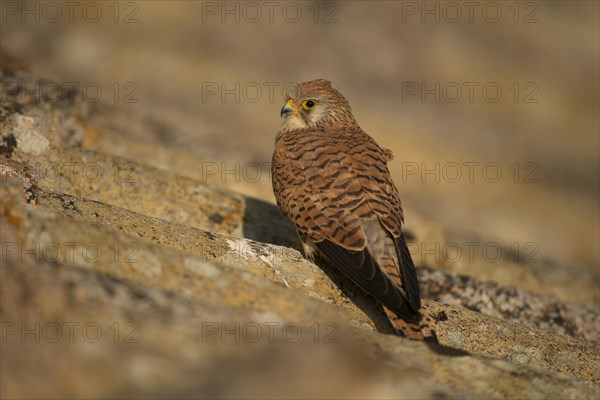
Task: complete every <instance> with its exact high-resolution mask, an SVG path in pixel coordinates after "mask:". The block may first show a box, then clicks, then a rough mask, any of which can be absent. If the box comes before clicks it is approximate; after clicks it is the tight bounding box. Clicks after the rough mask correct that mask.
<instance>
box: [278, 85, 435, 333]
mask: <svg viewBox="0 0 600 400" xmlns="http://www.w3.org/2000/svg"><path fill="white" fill-rule="evenodd" d="M281 116H282V117H283V118H284V120H283V125H282V126H281V128H280V129H279V131H278V132H277V136H276V138H275V150H274V152H273V163H272V179H273V192H274V193H275V198H276V199H277V204H278V205H279V208H281V211H282V212H283V214H284V215H285V216H286V217H287V218H289V219H290V220H291V221H292V222H293V223H294V224H295V225H296V229H297V231H298V234H299V236H300V239H301V241H302V243H303V247H304V254H305V256H306V257H307V258H309V259H313V258H314V256H315V255H316V254H321V255H322V256H325V258H327V259H329V260H330V261H331V262H332V263H333V264H334V265H335V266H336V267H337V268H338V269H339V270H340V271H341V272H342V273H343V274H344V275H346V276H347V277H348V278H349V279H350V280H352V281H353V282H354V283H355V284H356V285H358V287H360V288H361V289H362V290H364V291H365V292H367V293H369V294H370V295H371V296H373V297H374V298H375V299H377V300H379V301H380V302H381V303H382V305H383V308H384V310H385V312H386V314H387V316H388V318H389V320H390V323H391V324H392V326H393V327H394V329H395V330H396V332H397V333H398V334H401V335H403V336H406V337H408V338H410V339H416V340H425V341H431V342H437V338H436V335H435V332H434V331H433V329H432V327H431V325H430V324H431V318H430V317H429V316H428V315H427V313H426V311H425V310H424V308H422V307H421V295H420V290H419V282H418V279H417V273H416V270H415V266H414V264H413V261H412V258H411V255H410V252H409V250H408V247H407V245H406V241H405V240H404V236H403V235H402V224H403V223H404V215H403V211H402V206H401V203H400V197H399V196H398V190H397V189H396V186H395V185H394V182H393V181H392V178H391V176H390V172H389V170H388V168H387V162H388V161H389V160H391V159H392V152H391V151H389V150H386V149H383V148H381V147H380V146H379V145H378V144H377V143H376V142H375V140H373V138H371V137H370V136H369V135H368V134H367V133H365V132H364V131H363V130H362V129H361V128H360V126H359V125H358V123H357V122H356V120H355V119H354V116H353V115H352V111H351V109H350V104H349V103H348V101H347V100H346V99H345V98H344V96H342V94H341V93H340V92H338V91H337V90H336V89H334V88H333V87H332V85H331V82H329V81H327V80H324V79H318V80H314V81H310V82H304V83H301V84H299V85H297V86H295V87H294V88H292V90H290V92H289V95H288V98H287V102H286V104H285V105H284V106H283V108H282V109H281Z"/></svg>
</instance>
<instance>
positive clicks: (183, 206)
mask: <svg viewBox="0 0 600 400" xmlns="http://www.w3.org/2000/svg"><path fill="white" fill-rule="evenodd" d="M1 74H2V75H1V78H2V82H3V84H2V90H3V92H2V93H1V104H0V128H1V134H0V174H1V177H2V179H1V183H0V184H1V187H2V190H1V193H0V195H1V208H0V228H1V230H2V248H1V250H2V260H1V261H2V266H1V285H2V288H1V289H2V290H1V303H0V319H1V329H2V332H1V333H2V335H1V336H2V343H1V346H2V357H1V381H2V385H1V389H0V392H1V393H0V394H1V395H2V397H3V398H32V397H45V398H48V397H66V396H69V397H78V398H79V397H95V398H97V397H129V396H137V397H149V396H152V397H177V398H180V397H210V398H214V397H218V398H231V397H260V398H263V397H272V398H281V397H284V396H285V397H290V396H291V395H292V396H293V397H319V398H322V397H337V398H340V397H352V398H431V397H436V398H437V397H460V398H481V397H494V398H597V397H600V346H599V344H598V341H599V339H600V331H599V327H600V313H599V311H598V308H597V302H598V290H597V287H598V286H597V285H598V283H597V282H595V281H594V279H593V277H592V278H591V279H589V277H588V276H587V275H586V274H589V272H587V271H589V269H586V268H584V267H582V266H574V267H573V266H569V267H567V266H565V265H560V264H559V263H556V262H552V260H544V261H543V262H541V263H538V264H535V265H531V264H528V263H526V262H523V260H522V259H519V258H514V257H505V258H503V259H502V260H499V261H498V262H496V263H495V264H494V265H493V266H490V265H489V263H487V264H486V260H482V259H480V258H477V257H475V258H473V259H470V260H466V261H465V260H462V261H460V262H451V261H452V260H449V259H448V257H446V258H443V257H442V258H441V259H437V258H434V259H433V260H425V261H424V262H420V260H419V259H418V258H417V264H418V265H417V268H418V270H419V276H420V279H421V284H422V290H423V293H424V297H425V304H426V306H427V308H428V309H429V310H430V312H431V313H432V315H433V316H434V317H435V328H436V330H437V332H438V336H439V339H440V345H431V344H429V345H428V344H425V343H416V342H409V341H406V340H403V339H402V338H399V337H396V336H394V335H393V334H391V332H390V329H389V327H388V326H387V324H386V319H385V316H384V315H383V314H382V312H381V310H380V307H379V306H378V305H377V304H376V303H375V302H374V301H373V299H371V298H369V297H368V296H365V295H363V294H362V293H361V292H360V291H359V290H357V289H356V288H355V287H354V286H353V285H352V284H351V283H350V282H348V281H347V280H346V279H345V278H344V277H342V276H340V275H339V274H338V273H336V271H335V270H334V269H333V268H331V266H329V265H327V263H326V262H320V263H319V265H316V264H313V263H311V262H309V261H306V260H305V259H304V258H302V256H301V254H300V253H299V252H298V250H297V249H298V243H297V239H296V236H295V234H294V230H293V229H292V227H291V226H290V224H289V223H288V222H287V221H285V220H284V218H283V216H282V215H281V214H280V213H279V211H278V210H277V208H276V206H274V205H273V204H270V203H267V202H264V201H260V200H257V199H255V198H253V197H250V196H247V194H248V192H249V190H247V188H244V187H243V185H240V186H239V187H236V186H235V185H228V186H225V185H222V184H219V183H218V182H206V180H205V179H202V178H200V177H198V176H196V175H195V173H194V171H197V170H198V168H201V167H202V166H201V163H202V162H201V161H199V160H195V159H193V158H191V157H189V156H187V157H186V156H181V154H179V153H178V152H177V151H176V150H173V149H169V148H168V146H165V145H164V143H154V142H152V141H144V142H141V141H140V139H139V135H140V134H139V130H140V125H143V124H145V123H146V122H144V121H145V120H144V118H145V117H144V115H135V116H128V115H125V114H124V113H123V112H122V111H119V110H113V109H110V108H109V107H107V106H104V105H96V106H94V107H91V106H90V105H89V104H86V103H84V102H80V101H78V100H77V98H72V97H71V96H69V98H64V99H62V98H59V99H56V98H54V99H44V98H35V97H34V96H30V95H28V93H27V92H26V91H23V90H20V89H19V87H18V86H15V85H13V84H12V83H14V82H15V80H18V81H19V82H26V83H29V84H35V82H36V78H35V77H32V76H30V75H28V74H26V73H24V72H19V71H8V70H3V71H1ZM7 80H10V82H11V84H10V85H9V84H5V83H6V81H7ZM65 93H67V92H66V91H65ZM109 119H110V120H111V123H107V120H109ZM131 121H137V125H136V123H133V124H130V123H131ZM140 121H142V122H140ZM163 129H164V127H163ZM136 130H137V133H135V134H131V135H128V132H130V131H132V132H133V131H136ZM136 138H137V139H136ZM236 189H239V190H236ZM236 191H237V192H238V193H236ZM412 220H413V223H412V225H411V226H409V228H410V229H409V231H408V234H409V236H410V238H411V241H414V242H418V243H429V244H432V246H433V245H434V244H435V243H446V242H450V241H452V243H469V241H471V240H472V239H473V238H472V237H470V236H469V235H468V234H467V233H464V232H459V231H455V230H448V229H445V227H441V226H439V225H437V224H436V223H435V222H434V221H429V220H427V219H426V218H424V217H420V216H414V217H413V219H412ZM481 239H482V238H479V240H481ZM492 239H493V238H490V240H492ZM574 271H575V272H577V273H574ZM307 382H312V383H311V384H310V385H309V384H307Z"/></svg>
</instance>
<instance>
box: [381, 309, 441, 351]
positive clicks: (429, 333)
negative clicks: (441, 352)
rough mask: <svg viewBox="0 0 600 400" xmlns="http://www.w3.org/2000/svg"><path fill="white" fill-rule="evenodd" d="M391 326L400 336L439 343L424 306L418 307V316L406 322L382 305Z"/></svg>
mask: <svg viewBox="0 0 600 400" xmlns="http://www.w3.org/2000/svg"><path fill="white" fill-rule="evenodd" d="M383 309H384V310H385V313H386V314H387V317H388V319H389V320H390V323H391V324H392V327H393V328H394V330H395V331H396V333H398V334H399V335H400V336H404V337H406V338H408V339H412V340H421V341H425V342H431V343H439V342H438V339H437V336H436V334H435V331H434V330H433V320H432V319H431V317H430V316H429V314H428V313H427V310H425V307H421V308H420V309H419V313H418V314H419V316H418V318H415V320H414V321H413V322H407V321H405V320H404V319H402V318H400V317H399V316H398V315H396V314H395V313H394V312H393V311H392V310H390V309H389V308H387V307H386V306H383Z"/></svg>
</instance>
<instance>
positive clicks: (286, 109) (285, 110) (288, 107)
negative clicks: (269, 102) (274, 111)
mask: <svg viewBox="0 0 600 400" xmlns="http://www.w3.org/2000/svg"><path fill="white" fill-rule="evenodd" d="M290 113H292V114H294V115H296V114H298V108H297V107H296V104H294V100H292V99H289V100H288V101H287V103H285V105H284V106H283V107H281V112H280V113H279V115H281V116H282V117H283V116H287V115H288V114H290Z"/></svg>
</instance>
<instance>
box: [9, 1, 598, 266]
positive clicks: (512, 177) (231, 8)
mask: <svg viewBox="0 0 600 400" xmlns="http://www.w3.org/2000/svg"><path fill="white" fill-rule="evenodd" d="M1 4H2V27H1V46H0V51H1V61H2V64H3V65H5V66H10V67H16V68H23V69H27V70H29V71H31V72H32V73H34V74H35V75H38V76H41V77H44V78H47V79H49V80H53V81H56V82H60V83H72V84H79V86H78V88H82V89H83V88H86V90H87V91H88V93H84V96H87V99H88V101H89V102H90V104H93V105H94V106H95V105H97V104H102V105H103V106H104V107H109V108H115V109H119V110H126V112H127V113H129V112H130V113H131V115H144V116H145V118H146V121H150V123H149V124H148V129H147V130H143V129H142V130H135V131H132V132H129V131H125V130H121V131H120V132H119V135H121V136H120V137H119V136H115V140H119V138H122V139H127V140H139V141H140V145H142V144H143V142H144V141H158V142H160V143H162V144H164V146H165V147H166V148H167V147H168V148H170V149H173V150H174V151H177V152H179V153H180V154H182V155H183V156H185V157H190V158H193V159H197V160H200V161H203V162H214V163H215V164H213V165H217V166H218V170H217V172H216V173H215V171H214V169H211V170H210V176H207V175H208V174H207V170H204V171H203V170H189V171H186V173H187V174H188V175H190V176H193V177H196V178H198V179H210V180H212V181H215V180H216V181H220V182H222V183H224V184H226V185H227V187H228V188H230V189H232V190H235V191H238V192H241V193H244V194H248V195H252V196H254V197H257V198H260V199H264V200H267V201H270V202H274V199H273V195H272V193H271V185H270V181H269V163H270V159H271V154H272V148H273V140H274V136H275V133H276V131H277V129H278V127H279V125H280V118H279V110H280V108H281V106H282V104H283V100H284V99H283V94H282V93H283V91H284V88H285V87H286V85H289V84H293V83H294V82H302V81H305V80H312V79H316V78H326V79H329V80H331V81H333V82H334V83H335V85H336V86H337V87H338V88H339V89H340V91H341V92H342V93H343V94H344V95H345V96H346V97H347V98H348V99H349V101H350V104H351V106H352V108H353V111H354V114H355V116H356V117H357V120H358V121H359V123H360V124H361V126H362V128H363V129H364V130H366V131H367V132H368V133H369V134H371V135H372V136H373V137H374V138H375V139H376V140H377V141H378V143H379V144H380V145H381V146H383V147H387V148H390V149H392V150H394V152H395V155H396V157H395V159H394V160H393V161H392V162H391V164H390V169H391V172H392V175H393V177H394V179H395V182H396V184H397V186H398V187H399V190H400V194H401V197H402V199H403V203H404V207H405V214H406V219H407V223H408V225H410V223H411V222H410V221H411V214H413V213H415V214H417V213H418V214H420V215H425V216H427V217H429V218H432V219H435V220H438V221H439V222H441V223H442V224H444V225H445V226H448V227H449V228H460V229H462V230H466V231H471V232H474V233H478V234H482V235H484V237H490V238H497V239H498V240H500V241H502V242H503V243H507V244H512V243H519V246H521V247H523V246H524V244H525V243H528V242H535V243H537V245H538V246H539V252H538V253H537V255H538V258H553V259H557V260H560V261H561V262H565V263H568V264H574V263H576V264H586V265H588V266H589V267H590V268H595V269H597V268H598V263H599V228H600V227H599V215H598V214H599V177H598V171H599V156H598V152H599V146H600V143H599V134H598V133H599V119H598V110H599V104H598V102H599V73H598V71H599V48H600V46H599V34H598V23H599V19H598V15H599V6H598V2H593V1H556V2H547V1H539V2H492V3H486V2H476V3H475V4H472V5H469V6H467V5H465V4H463V3H462V2H450V3H445V2H420V1H419V2H389V1H381V2H377V1H343V2H341V1H340V2H332V1H326V2H318V3H317V2H312V1H311V2H300V1H298V2H270V3H266V4H265V3H264V2H200V1H168V2H167V1H138V2H112V1H107V2H104V1H96V2H88V1H79V2H76V4H74V5H72V6H67V5H64V4H63V3H61V2H39V1H38V2H33V1H32V2H24V3H21V2H11V1H3V2H2V3H1ZM97 88H100V89H101V96H98V95H97V94H96V93H97ZM98 97H99V102H98V103H95V101H96V100H97V99H98ZM115 115H117V114H115ZM115 118H116V117H115ZM110 123H111V121H110V120H109V121H104V122H103V124H105V125H110ZM161 127H162V128H161ZM164 127H168V128H164ZM248 165H250V166H252V168H247V166H248ZM257 166H260V169H257ZM236 170H237V171H238V172H237V173H233V174H232V173H229V174H227V171H236Z"/></svg>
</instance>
